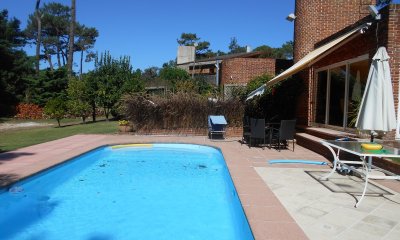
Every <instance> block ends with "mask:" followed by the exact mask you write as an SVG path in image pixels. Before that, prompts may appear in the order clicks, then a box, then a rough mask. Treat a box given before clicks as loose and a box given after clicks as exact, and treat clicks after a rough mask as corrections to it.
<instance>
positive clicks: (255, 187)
mask: <svg viewBox="0 0 400 240" xmlns="http://www.w3.org/2000/svg"><path fill="white" fill-rule="evenodd" d="M238 140H239V139H236V138H230V139H226V140H225V141H210V140H209V139H207V138H206V137H185V136H133V135H75V136H71V137H68V138H64V139H59V140H55V141H51V142H47V143H43V144H38V145H34V146H30V147H26V148H22V149H18V150H16V151H11V152H7V153H2V154H0V186H5V185H7V184H9V183H11V182H13V181H17V180H18V179H23V178H25V177H27V176H29V175H32V174H34V173H37V172H39V171H41V170H43V169H46V168H49V167H51V166H54V165H56V164H59V163H61V162H63V161H65V160H68V159H70V158H72V157H74V156H77V155H79V154H82V153H85V152H87V151H88V150H91V149H94V148H97V147H99V146H103V145H111V144H123V143H148V142H152V143H156V142H174V143H194V144H203V145H210V146H215V147H218V148H220V149H221V151H222V153H223V155H224V157H225V160H226V163H227V165H228V168H229V171H230V173H231V176H232V179H233V181H234V184H235V186H236V189H237V191H238V194H239V197H240V200H241V202H242V205H243V208H244V210H245V213H246V216H247V218H248V220H249V223H250V225H251V228H252V231H253V234H254V237H255V238H256V239H361V238H362V239H400V224H399V222H400V217H399V216H400V197H399V194H398V192H399V189H400V184H399V182H396V181H391V182H383V181H382V182H379V184H378V183H377V184H375V185H371V188H370V189H369V191H370V193H374V195H371V196H370V195H368V197H366V198H365V199H364V202H363V203H362V204H361V206H360V207H359V208H357V209H355V208H354V207H353V206H354V204H355V201H356V200H355V197H357V191H359V188H360V186H361V185H360V181H359V179H358V178H355V177H347V176H342V175H337V176H336V175H335V176H334V178H332V179H330V180H329V181H326V182H321V181H318V179H317V178H318V176H319V175H321V174H324V173H325V172H326V171H328V170H329V168H330V167H329V166H327V165H306V166H305V165H302V164H290V165H287V164H286V165H285V164H273V165H271V164H268V160H271V159H307V160H317V161H325V162H328V161H327V160H326V159H325V158H323V157H322V156H320V155H318V154H316V153H314V152H312V151H309V150H307V149H305V148H303V147H301V146H296V148H295V151H294V152H293V151H292V150H290V149H289V150H282V151H281V152H278V151H276V150H274V149H268V148H265V149H264V150H263V149H261V148H249V147H247V146H246V145H241V144H240V142H239V141H238ZM349 191H350V192H356V194H349V193H348V192H349Z"/></svg>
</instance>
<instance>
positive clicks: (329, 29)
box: [294, 0, 376, 63]
mask: <svg viewBox="0 0 400 240" xmlns="http://www.w3.org/2000/svg"><path fill="white" fill-rule="evenodd" d="M375 3H376V1H375V0H340V1H326V0H296V4H295V15H296V16H297V18H296V20H295V27H294V39H295V41H294V62H295V63H296V62H297V61H298V60H300V59H301V58H303V57H304V56H305V55H307V54H308V53H309V52H310V51H312V50H314V46H315V44H316V43H317V42H319V41H321V40H323V39H325V38H327V37H329V36H331V35H332V34H334V33H336V32H338V31H340V30H342V29H344V28H346V27H347V26H349V25H352V24H354V23H356V22H357V21H359V20H360V19H362V18H364V17H365V16H368V15H369V12H368V8H367V7H368V5H374V4H375Z"/></svg>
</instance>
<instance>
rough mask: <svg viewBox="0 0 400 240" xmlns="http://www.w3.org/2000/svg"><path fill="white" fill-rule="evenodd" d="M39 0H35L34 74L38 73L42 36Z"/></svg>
mask: <svg viewBox="0 0 400 240" xmlns="http://www.w3.org/2000/svg"><path fill="white" fill-rule="evenodd" d="M39 6H40V0H36V7H35V16H36V21H37V27H38V28H37V37H36V66H35V67H36V74H37V75H39V64H40V44H41V41H42V40H41V38H42V20H41V16H40V15H41V14H40V10H39Z"/></svg>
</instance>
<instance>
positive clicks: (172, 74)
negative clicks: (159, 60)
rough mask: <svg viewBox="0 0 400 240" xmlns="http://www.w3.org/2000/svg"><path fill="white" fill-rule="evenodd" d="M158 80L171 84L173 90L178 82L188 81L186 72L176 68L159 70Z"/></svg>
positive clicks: (188, 76) (188, 77)
mask: <svg viewBox="0 0 400 240" xmlns="http://www.w3.org/2000/svg"><path fill="white" fill-rule="evenodd" d="M160 78H161V79H162V80H166V81H169V82H171V83H172V86H173V88H175V87H176V84H177V83H178V82H181V81H184V80H188V79H190V75H189V73H188V72H186V71H185V70H183V69H181V68H177V67H165V68H162V69H161V70H160Z"/></svg>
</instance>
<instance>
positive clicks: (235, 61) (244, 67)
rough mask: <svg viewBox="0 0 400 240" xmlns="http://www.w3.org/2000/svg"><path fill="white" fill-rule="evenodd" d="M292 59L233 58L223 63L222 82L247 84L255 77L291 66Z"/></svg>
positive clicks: (273, 73) (272, 73)
mask: <svg viewBox="0 0 400 240" xmlns="http://www.w3.org/2000/svg"><path fill="white" fill-rule="evenodd" d="M291 65H292V61H291V60H283V59H272V58H232V59H227V60H224V61H223V62H222V64H221V84H222V85H224V84H247V83H248V82H249V81H250V80H251V79H253V78H254V77H257V76H260V75H263V74H265V73H266V74H269V75H271V76H275V75H276V74H277V73H279V72H281V71H283V70H285V69H287V68H289V67H290V66H291Z"/></svg>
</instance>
